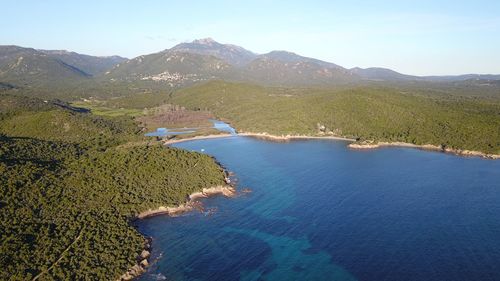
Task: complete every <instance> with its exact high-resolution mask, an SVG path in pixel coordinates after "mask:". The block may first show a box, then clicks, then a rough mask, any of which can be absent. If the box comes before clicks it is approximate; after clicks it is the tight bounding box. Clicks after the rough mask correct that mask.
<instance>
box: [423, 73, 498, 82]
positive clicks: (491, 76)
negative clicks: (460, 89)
mask: <svg viewBox="0 0 500 281" xmlns="http://www.w3.org/2000/svg"><path fill="white" fill-rule="evenodd" d="M422 78H423V79H425V80H427V81H438V82H456V81H465V80H500V75H494V74H464V75H455V76H453V75H447V76H422Z"/></svg>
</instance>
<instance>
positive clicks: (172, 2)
mask: <svg viewBox="0 0 500 281" xmlns="http://www.w3.org/2000/svg"><path fill="white" fill-rule="evenodd" d="M0 4H1V5H0V6H1V7H2V12H1V16H0V44H1V45H11V44H13V45H21V46H26V47H34V48H38V49H66V50H72V51H76V52H79V53H85V54H91V55H115V54H116V55H121V56H126V57H135V56H138V55H141V54H148V53H152V52H157V51H160V50H163V49H167V48H170V47H172V46H173V45H175V44H178V43H180V42H185V41H191V40H193V39H197V38H204V37H212V38H214V39H215V40H217V41H219V42H222V43H232V44H236V45H240V46H243V47H245V48H247V49H249V50H251V51H254V52H257V53H265V52H269V51H271V50H288V51H293V52H295V53H298V54H300V55H304V56H310V57H315V58H319V59H323V60H326V61H331V62H334V63H337V64H339V65H342V66H344V67H348V68H350V67H354V66H360V67H370V66H379V67H388V68H392V69H394V70H397V71H399V72H403V73H407V74H417V75H434V74H436V75H437V74H439V75H441V74H464V73H500V0H491V1H484V0H475V1H460V0H455V1H448V0H446V1H440V0H415V1H407V0H399V1H382V0H380V1H356V0H351V1H349V0H343V1H334V0H330V1H313V0H309V1H272V0H268V1H216V0H204V1H202V0H199V1H189V0H179V1H178V0H164V1H160V0H158V1H153V0H143V1H139V0H137V1H126V0H121V1H105V0H100V1H70V0H64V1H51V0H48V1H38V0H33V1H24V0H13V1H9V0H0Z"/></svg>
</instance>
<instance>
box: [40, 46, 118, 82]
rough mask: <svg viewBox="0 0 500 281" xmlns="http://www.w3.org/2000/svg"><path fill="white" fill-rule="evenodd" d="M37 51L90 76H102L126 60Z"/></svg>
mask: <svg viewBox="0 0 500 281" xmlns="http://www.w3.org/2000/svg"><path fill="white" fill-rule="evenodd" d="M39 51H40V52H42V53H45V54H47V55H50V56H51V57H53V58H56V59H58V60H60V61H63V62H65V63H66V64H69V65H72V66H74V67H76V68H78V69H80V70H82V71H84V72H85V73H88V74H90V75H92V76H96V75H99V74H102V73H104V72H106V71H107V70H109V69H111V68H112V67H113V66H115V65H117V64H119V63H121V62H124V61H126V60H127V58H123V57H120V56H109V57H95V56H89V55H82V54H78V53H75V52H68V51H64V50H39Z"/></svg>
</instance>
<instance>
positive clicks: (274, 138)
mask: <svg viewBox="0 0 500 281" xmlns="http://www.w3.org/2000/svg"><path fill="white" fill-rule="evenodd" d="M238 136H244V137H252V138H257V139H263V140H269V141H277V142H287V141H291V140H313V139H319V140H342V141H350V142H355V141H356V140H355V139H351V138H346V137H339V136H331V135H325V136H308V135H281V136H278V135H271V134H268V133H252V132H244V133H238Z"/></svg>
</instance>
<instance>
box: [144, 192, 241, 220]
mask: <svg viewBox="0 0 500 281" xmlns="http://www.w3.org/2000/svg"><path fill="white" fill-rule="evenodd" d="M215 195H223V196H224V197H234V196H235V195H236V190H235V188H234V187H232V186H230V185H219V186H214V187H210V188H203V189H202V191H198V192H194V193H191V194H190V195H189V196H188V198H189V200H188V201H187V202H185V203H183V204H180V205H178V206H176V207H165V206H160V207H158V208H156V209H149V210H146V211H143V212H141V213H139V214H138V215H137V216H136V218H137V219H145V218H149V217H153V216H158V215H168V216H171V217H175V216H178V215H180V214H182V213H186V212H189V211H192V210H194V209H195V208H196V201H197V200H198V199H200V198H207V197H211V196H215Z"/></svg>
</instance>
